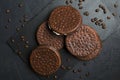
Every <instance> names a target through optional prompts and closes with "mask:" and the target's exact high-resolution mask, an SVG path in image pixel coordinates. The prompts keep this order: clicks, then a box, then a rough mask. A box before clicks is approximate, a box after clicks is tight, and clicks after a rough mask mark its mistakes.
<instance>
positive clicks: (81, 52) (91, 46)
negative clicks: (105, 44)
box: [66, 25, 102, 60]
mask: <svg viewBox="0 0 120 80" xmlns="http://www.w3.org/2000/svg"><path fill="white" fill-rule="evenodd" d="M66 47H67V49H68V50H69V52H70V53H71V54H72V55H74V56H76V57H78V58H79V59H81V60H89V59H92V58H94V57H96V56H97V54H99V52H100V50H101V48H102V45H101V40H100V38H99V36H98V34H97V32H96V31H95V30H94V29H92V28H91V27H89V26H87V25H82V26H81V27H79V29H78V30H77V31H76V32H74V33H73V34H70V35H68V36H67V37H66Z"/></svg>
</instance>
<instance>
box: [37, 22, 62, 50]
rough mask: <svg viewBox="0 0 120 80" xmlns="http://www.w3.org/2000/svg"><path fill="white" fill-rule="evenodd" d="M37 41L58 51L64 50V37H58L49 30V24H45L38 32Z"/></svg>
mask: <svg viewBox="0 0 120 80" xmlns="http://www.w3.org/2000/svg"><path fill="white" fill-rule="evenodd" d="M36 36H37V41H38V43H39V44H40V45H48V46H52V47H54V48H56V49H58V50H60V49H61V48H63V45H64V39H63V36H57V35H55V34H54V33H53V32H52V31H50V30H49V28H48V26H47V22H43V23H42V24H41V25H40V27H39V28H38V30H37V35H36Z"/></svg>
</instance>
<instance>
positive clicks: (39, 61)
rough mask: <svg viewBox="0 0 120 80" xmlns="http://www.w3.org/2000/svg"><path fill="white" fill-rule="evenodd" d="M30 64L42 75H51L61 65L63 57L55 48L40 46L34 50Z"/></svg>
mask: <svg viewBox="0 0 120 80" xmlns="http://www.w3.org/2000/svg"><path fill="white" fill-rule="evenodd" d="M30 64H31V67H32V68H33V70H34V71H35V72H36V73H38V74H40V75H42V76H49V75H51V74H53V73H55V72H56V71H57V70H58V68H59V67H60V65H61V57H60V55H59V53H58V51H57V50H56V49H55V48H53V47H48V46H39V47H37V48H36V49H34V50H33V51H32V53H31V55H30Z"/></svg>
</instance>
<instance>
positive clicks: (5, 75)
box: [0, 0, 120, 80]
mask: <svg viewBox="0 0 120 80" xmlns="http://www.w3.org/2000/svg"><path fill="white" fill-rule="evenodd" d="M44 1H45V2H44ZM44 1H42V0H37V1H33V0H29V1H28V0H26V1H24V2H23V1H22V0H21V2H23V4H24V5H25V6H24V7H22V8H19V7H17V6H18V3H20V1H19V0H18V1H14V2H13V1H12V0H9V1H7V2H5V1H1V3H0V4H1V5H0V36H1V38H0V54H1V56H0V80H44V79H45V80H53V79H52V76H51V77H50V78H47V79H46V78H43V77H41V76H39V75H37V74H35V73H34V72H33V71H32V69H31V68H30V66H29V62H28V58H29V54H30V52H31V50H32V49H34V48H35V47H36V46H37V42H36V39H35V33H36V29H37V27H38V26H39V25H40V24H41V23H42V22H43V21H44V20H47V18H48V16H49V13H50V12H51V11H52V9H54V8H55V7H56V6H58V5H65V3H64V2H63V1H62V0H61V1H57V0H56V1H54V2H52V3H49V2H50V1H48V0H44ZM86 1H88V2H89V1H90V0H86ZM101 1H102V2H101ZM101 1H100V0H98V1H97V2H90V4H95V3H97V4H98V3H102V4H104V5H106V4H111V3H115V2H116V1H112V0H110V2H107V1H106V0H101ZM88 2H86V3H85V4H84V6H86V5H89V6H90V4H88ZM117 3H119V1H117ZM97 4H95V6H96V5H97ZM46 5H48V6H46ZM73 5H74V6H76V4H73ZM111 5H112V4H111ZM91 7H92V8H93V7H94V5H93V6H91ZM106 7H107V9H108V10H109V13H108V14H111V12H112V11H113V10H114V12H117V15H118V16H119V11H117V10H116V9H112V7H111V6H109V5H106ZM43 8H44V9H43ZM5 9H10V10H11V12H10V13H9V14H5ZM85 9H87V8H85ZM84 11H85V10H83V11H81V12H84ZM90 11H91V9H90ZM24 14H27V15H28V22H19V20H21V19H23V15H24ZM99 15H100V14H97V16H99ZM95 16H96V15H95ZM95 16H94V15H90V17H95ZM105 16H106V15H103V16H99V17H100V18H105ZM118 16H116V17H112V20H111V21H110V22H107V21H106V23H108V26H107V27H108V29H107V30H108V31H101V30H100V29H98V28H96V27H97V26H95V25H94V24H92V23H90V18H89V17H88V18H87V17H83V22H84V23H85V24H88V25H91V26H92V27H94V28H95V29H96V30H97V31H98V33H99V35H100V36H101V38H102V40H103V49H102V51H101V54H100V55H99V56H98V57H97V58H96V59H94V60H91V61H88V62H83V61H79V60H77V59H75V58H74V57H73V56H71V55H70V54H69V52H68V51H67V50H66V49H65V48H64V49H62V50H61V56H62V64H63V65H65V66H71V67H72V69H71V70H65V71H63V70H61V69H59V70H58V71H57V72H56V74H55V75H58V79H57V80H80V78H79V77H80V76H82V80H93V79H94V80H108V79H109V80H119V79H120V63H119V60H120V46H119V44H120V29H119V22H120V21H119V18H118ZM8 18H11V22H10V23H8V21H7V20H8ZM22 24H24V27H21V25H22ZM111 24H112V25H111ZM6 25H8V29H5V26H6ZM109 26H110V27H109ZM16 28H19V29H20V31H18V32H17V31H16ZM113 29H114V30H113ZM99 30H100V31H99ZM102 32H103V33H104V34H105V35H103V34H102ZM21 35H24V36H25V38H26V40H28V41H29V46H30V47H29V48H28V49H26V48H24V42H21V40H20V36H21ZM11 38H13V39H15V41H16V42H15V43H17V45H18V46H16V44H13V43H11ZM18 42H19V43H20V44H19V43H18ZM8 43H9V45H8ZM18 47H19V48H20V49H19V50H20V51H21V52H22V55H23V57H21V56H20V57H18V55H16V54H15V50H17V49H18ZM68 57H69V58H70V60H71V61H70V62H67V61H66V59H67V58H68ZM24 61H25V62H24ZM26 62H27V63H26ZM83 64H84V65H83ZM85 64H86V65H85ZM79 68H80V69H81V70H82V71H81V73H73V72H72V70H74V69H79ZM87 72H89V73H90V76H89V77H86V76H85V74H86V73H87Z"/></svg>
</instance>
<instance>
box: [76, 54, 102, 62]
mask: <svg viewBox="0 0 120 80" xmlns="http://www.w3.org/2000/svg"><path fill="white" fill-rule="evenodd" d="M99 53H100V52H99ZM99 53H92V54H89V55H87V56H85V57H78V58H79V59H80V60H84V61H88V60H91V59H94V58H95V57H97V56H98V55H99Z"/></svg>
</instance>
